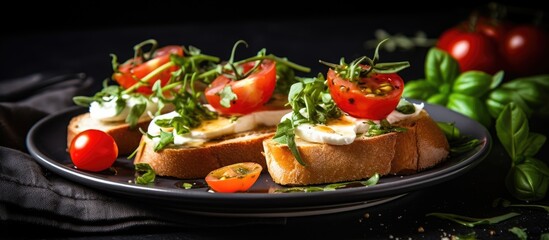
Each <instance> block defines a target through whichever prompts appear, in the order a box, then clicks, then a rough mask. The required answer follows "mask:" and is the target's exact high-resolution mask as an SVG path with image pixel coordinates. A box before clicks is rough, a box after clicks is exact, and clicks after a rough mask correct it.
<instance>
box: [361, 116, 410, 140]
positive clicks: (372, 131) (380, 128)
mask: <svg viewBox="0 0 549 240" xmlns="http://www.w3.org/2000/svg"><path fill="white" fill-rule="evenodd" d="M368 125H370V127H369V128H368V131H367V132H366V134H365V135H366V136H367V137H373V136H379V135H383V134H387V133H390V132H406V131H407V130H408V129H407V128H403V127H398V126H393V125H391V124H390V123H389V122H388V121H387V119H382V120H381V121H380V122H379V124H377V123H375V122H374V121H372V120H368Z"/></svg>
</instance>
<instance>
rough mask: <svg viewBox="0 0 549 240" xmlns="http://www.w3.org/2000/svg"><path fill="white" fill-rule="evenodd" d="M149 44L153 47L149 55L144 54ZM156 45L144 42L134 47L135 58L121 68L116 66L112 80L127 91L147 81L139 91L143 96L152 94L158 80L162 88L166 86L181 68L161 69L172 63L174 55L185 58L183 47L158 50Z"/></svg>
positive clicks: (151, 42) (121, 65)
mask: <svg viewBox="0 0 549 240" xmlns="http://www.w3.org/2000/svg"><path fill="white" fill-rule="evenodd" d="M147 44H151V45H152V47H151V50H150V51H149V52H148V53H143V51H142V47H144V46H145V45H147ZM156 45H157V43H156V41H154V40H148V41H144V42H142V43H140V44H138V45H136V46H135V47H134V48H135V56H134V57H133V58H131V59H128V60H127V61H125V62H124V63H122V64H120V65H119V66H114V68H115V69H114V70H115V72H114V74H113V75H112V78H113V79H114V80H115V81H116V82H118V84H120V86H122V87H123V88H125V89H128V88H130V87H132V86H133V85H135V84H136V83H137V82H139V81H143V80H145V81H146V82H147V83H146V84H145V85H143V86H140V87H139V88H138V89H137V92H140V93H143V94H151V93H152V86H153V85H154V83H155V82H156V81H157V80H160V82H161V85H162V86H164V85H166V83H167V82H168V81H169V80H170V77H171V73H172V72H174V71H176V70H177V69H178V68H179V67H178V66H175V65H171V66H168V67H167V68H166V69H159V68H160V67H162V66H164V65H165V64H166V63H168V62H169V61H170V56H171V55H172V54H175V55H178V56H183V47H181V46H176V45H168V46H164V47H162V48H159V49H156ZM115 60H116V59H115ZM144 78H147V79H144Z"/></svg>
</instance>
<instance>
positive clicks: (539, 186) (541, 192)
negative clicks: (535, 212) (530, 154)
mask: <svg viewBox="0 0 549 240" xmlns="http://www.w3.org/2000/svg"><path fill="white" fill-rule="evenodd" d="M505 185H506V187H507V189H508V191H509V192H510V193H511V194H512V195H513V196H514V197H515V198H517V199H519V200H522V201H537V200H540V199H543V198H545V195H546V194H547V189H548V188H549V168H548V167H547V165H545V163H543V162H541V161H539V160H537V159H535V158H527V159H526V160H525V161H524V162H523V163H520V164H517V165H516V166H513V167H511V169H510V170H509V172H508V173H507V176H506V179H505Z"/></svg>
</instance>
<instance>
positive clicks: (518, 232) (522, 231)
mask: <svg viewBox="0 0 549 240" xmlns="http://www.w3.org/2000/svg"><path fill="white" fill-rule="evenodd" d="M509 232H512V233H513V234H515V235H516V236H517V237H518V238H519V239H520V240H526V239H528V234H526V229H525V228H518V227H512V228H510V229H509Z"/></svg>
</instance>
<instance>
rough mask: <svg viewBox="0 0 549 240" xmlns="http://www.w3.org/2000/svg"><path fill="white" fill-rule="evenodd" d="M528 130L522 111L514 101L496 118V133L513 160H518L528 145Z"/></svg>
mask: <svg viewBox="0 0 549 240" xmlns="http://www.w3.org/2000/svg"><path fill="white" fill-rule="evenodd" d="M529 131H530V128H529V126H528V119H527V118H526V115H525V114H524V112H523V111H522V110H521V109H520V108H519V107H517V105H516V104H515V103H514V102H511V103H509V104H508V105H507V106H506V107H505V108H504V109H503V111H502V112H501V113H500V115H499V117H498V118H497V120H496V133H497V136H498V138H499V140H500V142H501V143H502V144H503V147H504V148H505V150H506V151H507V153H508V154H509V156H510V157H511V159H512V160H513V162H517V161H519V157H520V156H521V155H522V154H523V153H524V152H525V150H526V148H527V147H528V146H527V145H526V144H527V139H528V135H529Z"/></svg>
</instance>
